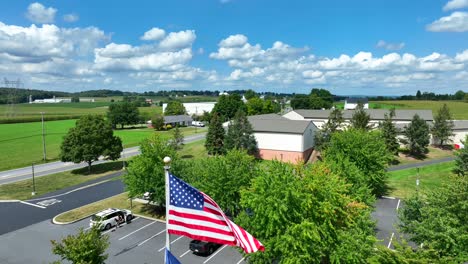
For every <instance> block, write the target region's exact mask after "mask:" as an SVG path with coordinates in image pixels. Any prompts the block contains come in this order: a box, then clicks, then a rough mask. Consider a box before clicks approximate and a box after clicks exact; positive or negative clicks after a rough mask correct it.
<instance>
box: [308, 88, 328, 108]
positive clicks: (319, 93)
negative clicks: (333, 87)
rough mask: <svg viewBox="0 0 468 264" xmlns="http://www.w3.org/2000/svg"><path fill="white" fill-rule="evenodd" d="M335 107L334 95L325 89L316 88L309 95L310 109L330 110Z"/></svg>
mask: <svg viewBox="0 0 468 264" xmlns="http://www.w3.org/2000/svg"><path fill="white" fill-rule="evenodd" d="M332 106H333V95H332V94H331V93H330V92H329V91H328V90H325V89H318V88H314V89H312V91H311V92H310V95H309V109H322V108H325V109H329V108H331V107H332Z"/></svg>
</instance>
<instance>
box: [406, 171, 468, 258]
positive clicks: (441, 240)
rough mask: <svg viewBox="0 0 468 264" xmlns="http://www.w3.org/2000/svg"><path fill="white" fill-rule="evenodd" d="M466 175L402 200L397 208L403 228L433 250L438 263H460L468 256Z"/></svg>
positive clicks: (417, 240) (452, 178) (418, 241)
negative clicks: (403, 202) (399, 207)
mask: <svg viewBox="0 0 468 264" xmlns="http://www.w3.org/2000/svg"><path fill="white" fill-rule="evenodd" d="M467 205H468V178H466V177H456V176H455V177H451V178H449V179H448V180H447V181H445V183H444V184H443V185H442V186H441V187H439V188H436V189H434V190H433V191H428V192H426V193H424V194H423V195H416V196H413V197H411V198H410V199H408V201H407V202H405V206H404V207H403V208H402V210H401V211H400V220H401V227H402V231H403V232H404V233H405V234H408V235H410V239H411V240H412V241H414V242H416V243H417V244H418V245H423V250H424V249H434V250H436V252H437V255H438V256H440V257H448V258H449V259H451V261H449V259H446V260H445V261H441V262H440V263H462V262H464V261H466V260H467V259H468V235H467V234H468V225H467V224H466V222H467V209H466V208H467Z"/></svg>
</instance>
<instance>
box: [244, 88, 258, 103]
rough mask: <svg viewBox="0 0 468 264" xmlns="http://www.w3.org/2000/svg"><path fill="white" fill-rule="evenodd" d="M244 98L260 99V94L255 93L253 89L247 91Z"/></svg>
mask: <svg viewBox="0 0 468 264" xmlns="http://www.w3.org/2000/svg"><path fill="white" fill-rule="evenodd" d="M244 97H245V99H247V100H250V99H252V98H254V97H258V94H257V93H256V92H255V91H253V90H252V89H249V90H247V91H246V92H245V94H244Z"/></svg>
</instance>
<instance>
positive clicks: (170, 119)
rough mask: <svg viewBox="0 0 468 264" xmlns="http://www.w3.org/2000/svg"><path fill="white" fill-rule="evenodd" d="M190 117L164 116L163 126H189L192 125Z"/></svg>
mask: <svg viewBox="0 0 468 264" xmlns="http://www.w3.org/2000/svg"><path fill="white" fill-rule="evenodd" d="M192 121H193V119H192V117H191V116H188V115H173V116H164V125H171V126H172V127H174V126H176V125H179V126H190V125H192Z"/></svg>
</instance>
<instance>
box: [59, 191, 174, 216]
mask: <svg viewBox="0 0 468 264" xmlns="http://www.w3.org/2000/svg"><path fill="white" fill-rule="evenodd" d="M107 208H119V209H129V210H131V211H132V213H134V214H139V215H143V216H146V217H153V218H159V219H162V220H164V215H165V212H164V211H163V212H160V211H158V210H156V209H157V208H156V207H155V206H152V205H149V204H142V203H139V202H132V203H130V199H129V198H128V193H126V192H125V193H121V194H118V195H115V196H112V197H109V198H107V199H104V200H101V201H97V202H94V203H90V204H87V205H84V206H82V207H78V208H75V209H73V210H71V211H68V212H65V213H62V214H60V215H58V216H57V217H56V218H55V220H57V221H59V222H62V223H68V222H71V221H75V220H78V219H81V218H84V217H87V216H89V215H92V214H95V213H97V212H99V211H102V210H104V209H107Z"/></svg>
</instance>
